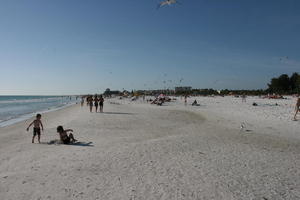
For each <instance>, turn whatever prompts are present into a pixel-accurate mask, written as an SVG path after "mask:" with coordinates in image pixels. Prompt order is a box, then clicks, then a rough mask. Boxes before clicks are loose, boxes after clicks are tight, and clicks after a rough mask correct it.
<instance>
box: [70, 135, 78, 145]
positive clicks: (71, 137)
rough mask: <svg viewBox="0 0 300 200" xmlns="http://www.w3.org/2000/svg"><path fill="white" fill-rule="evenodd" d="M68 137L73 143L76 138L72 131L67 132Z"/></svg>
mask: <svg viewBox="0 0 300 200" xmlns="http://www.w3.org/2000/svg"><path fill="white" fill-rule="evenodd" d="M69 138H70V139H71V142H72V143H74V142H76V141H77V140H76V139H75V138H74V135H73V134H72V133H70V134H69Z"/></svg>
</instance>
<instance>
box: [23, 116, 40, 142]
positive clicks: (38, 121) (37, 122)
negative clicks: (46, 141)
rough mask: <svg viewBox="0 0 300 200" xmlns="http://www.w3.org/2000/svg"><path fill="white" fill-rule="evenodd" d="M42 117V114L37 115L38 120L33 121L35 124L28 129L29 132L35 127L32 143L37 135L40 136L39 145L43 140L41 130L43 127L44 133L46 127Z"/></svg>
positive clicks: (32, 123)
mask: <svg viewBox="0 0 300 200" xmlns="http://www.w3.org/2000/svg"><path fill="white" fill-rule="evenodd" d="M41 118H42V115H41V114H37V115H36V119H35V120H33V122H31V123H30V124H29V126H28V127H27V129H26V130H27V131H29V128H30V126H31V125H33V137H32V143H34V138H35V136H36V135H37V136H38V141H39V143H41V141H40V139H41V128H40V127H42V131H44V127H43V123H42V121H41Z"/></svg>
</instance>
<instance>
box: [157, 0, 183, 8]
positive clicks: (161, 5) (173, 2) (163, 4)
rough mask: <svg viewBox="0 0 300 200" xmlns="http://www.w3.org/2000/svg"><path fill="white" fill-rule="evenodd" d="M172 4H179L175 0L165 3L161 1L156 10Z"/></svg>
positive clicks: (168, 0)
mask: <svg viewBox="0 0 300 200" xmlns="http://www.w3.org/2000/svg"><path fill="white" fill-rule="evenodd" d="M172 4H181V3H179V2H178V1H177V0H165V1H162V2H160V3H159V4H158V5H157V9H159V8H161V7H163V6H166V5H169V6H170V5H172Z"/></svg>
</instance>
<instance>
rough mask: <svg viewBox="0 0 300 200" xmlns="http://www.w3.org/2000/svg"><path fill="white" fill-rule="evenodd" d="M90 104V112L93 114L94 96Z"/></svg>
mask: <svg viewBox="0 0 300 200" xmlns="http://www.w3.org/2000/svg"><path fill="white" fill-rule="evenodd" d="M89 104H90V112H93V97H92V96H90V99H89Z"/></svg>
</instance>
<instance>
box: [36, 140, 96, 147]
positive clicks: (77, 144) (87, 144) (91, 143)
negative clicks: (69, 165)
mask: <svg viewBox="0 0 300 200" xmlns="http://www.w3.org/2000/svg"><path fill="white" fill-rule="evenodd" d="M41 144H48V145H52V144H55V145H70V146H81V147H93V146H94V145H93V142H75V143H71V144H63V143H61V142H60V141H59V140H51V141H50V142H47V143H41Z"/></svg>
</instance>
